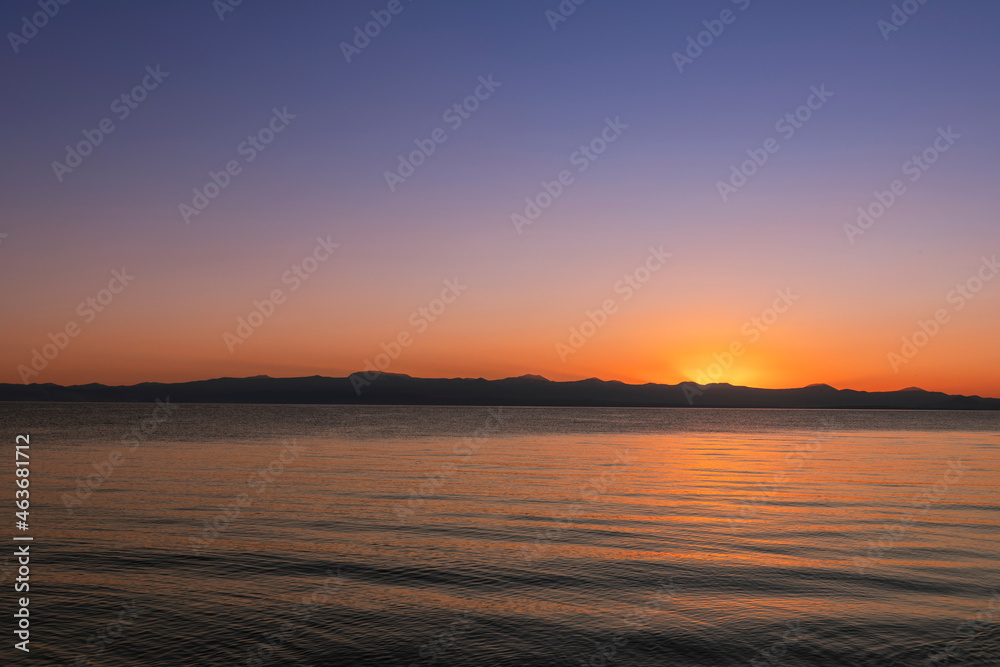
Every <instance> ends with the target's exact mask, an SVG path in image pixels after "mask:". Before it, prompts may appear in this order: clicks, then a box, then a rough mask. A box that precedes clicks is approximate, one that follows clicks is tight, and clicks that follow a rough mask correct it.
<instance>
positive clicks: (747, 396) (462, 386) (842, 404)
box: [0, 373, 1000, 410]
mask: <svg viewBox="0 0 1000 667" xmlns="http://www.w3.org/2000/svg"><path fill="white" fill-rule="evenodd" d="M168 396H169V397H170V401H171V402H172V403H302V404H331V403H332V404H369V405H373V404H383V405H537V406H540V405H552V406H606V407H691V406H693V407H702V408H712V407H715V408H722V407H726V408H888V409H912V410H1000V399H995V398H981V397H979V396H951V395H948V394H943V393H941V392H932V391H924V390H916V389H914V388H910V389H904V390H901V391H887V392H867V391H854V390H851V389H835V388H833V387H831V386H829V385H825V384H814V385H810V386H808V387H803V388H801V389H754V388H752V387H735V386H733V385H731V384H710V385H701V386H699V385H695V384H693V383H685V384H680V385H666V384H642V385H631V384H625V383H624V382H618V381H605V380H599V379H597V378H591V379H588V380H579V381H576V382H553V381H550V380H546V379H545V378H543V377H541V376H538V375H524V376H522V377H517V378H506V379H503V380H484V379H483V378H476V379H467V378H453V379H428V378H415V377H410V376H409V375H400V374H395V373H380V374H369V375H367V376H365V375H364V374H361V373H354V374H352V375H351V376H348V377H346V378H328V377H321V376H318V375H315V376H312V377H305V378H271V377H268V376H266V375H258V376H257V377H251V378H219V379H215V380H203V381H199V382H181V383H174V384H162V383H156V382H146V383H142V384H137V385H133V386H128V387H109V386H106V385H102V384H87V385H75V386H70V387H62V386H59V385H55V384H30V385H19V384H0V401H71V402H78V401H94V402H108V401H117V402H136V401H153V400H155V399H157V398H160V399H163V398H166V397H168Z"/></svg>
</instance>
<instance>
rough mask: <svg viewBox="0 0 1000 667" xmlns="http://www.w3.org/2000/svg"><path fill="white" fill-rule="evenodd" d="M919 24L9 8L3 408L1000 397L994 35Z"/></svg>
mask: <svg viewBox="0 0 1000 667" xmlns="http://www.w3.org/2000/svg"><path fill="white" fill-rule="evenodd" d="M45 5H46V3H45V1H44V0H43V2H42V7H44V6H45ZM903 5H904V6H902V7H900V6H899V5H897V7H899V9H898V11H897V12H896V13H895V16H894V7H893V4H892V3H888V2H869V1H864V2H862V1H860V0H858V1H851V0H848V1H839V2H832V1H830V2H808V3H806V2H801V1H800V0H799V1H793V0H777V1H774V2H768V3H765V2H760V1H759V0H738V1H736V2H733V1H731V0H717V1H713V2H697V3H694V2H664V3H649V2H640V1H638V0H622V1H618V2H614V3H612V2H608V1H602V0H587V1H586V2H583V3H582V4H580V5H576V4H574V3H573V2H571V1H567V2H563V3H562V4H560V3H559V2H558V1H556V0H549V1H531V2H529V1H526V0H525V1H521V0H511V1H508V2H503V3H499V2H498V3H473V2H432V1H430V0H416V1H412V0H400V2H398V3H397V2H389V1H388V0H385V1H383V0H377V1H364V2H362V1H355V0H342V1H338V2H336V3H333V2H328V3H323V2H315V1H312V2H310V1H301V2H294V1H293V2H284V3H276V2H265V1H264V0H244V1H243V2H242V3H240V4H238V5H236V6H232V5H231V4H229V0H219V1H218V2H214V3H213V2H212V1H211V0H198V1H187V0H185V1H180V2H172V3H134V2H124V1H115V0H111V1H107V2H101V3H84V2H68V3H67V4H65V5H58V7H57V8H56V10H53V9H52V8H51V7H50V10H49V11H50V12H53V11H54V12H55V13H54V15H53V16H51V17H49V16H43V15H38V12H42V11H43V9H42V8H40V5H39V4H38V2H37V0H35V1H33V2H29V1H27V0H13V1H11V2H7V3H4V5H3V7H2V9H0V28H2V30H3V31H4V33H5V42H6V44H4V45H3V46H2V47H0V48H2V49H5V52H4V53H3V54H2V55H0V85H2V86H3V90H4V91H5V94H4V95H3V96H0V117H2V118H3V120H4V122H3V124H2V126H0V138H2V150H3V153H2V155H3V157H2V159H0V183H2V186H0V192H2V197H0V202H2V209H0V210H2V218H0V280H2V284H3V286H4V289H3V290H2V291H0V310H2V312H3V313H4V317H3V331H2V334H0V340H2V346H0V381H2V382H29V383H30V382H54V383H59V384H83V383H89V382H101V383H105V384H132V383H137V382H144V381H162V382H174V381H186V380H197V379H207V378H211V377H220V376H229V377H242V376H253V375H260V374H267V375H271V376H275V377H296V376H309V375H327V376H343V375H347V374H349V373H351V372H355V371H360V370H364V369H366V368H368V369H370V368H379V369H381V370H386V371H388V372H396V373H407V374H411V375H417V376H425V377H486V378H501V377H508V376H516V375H522V374H528V373H531V374H539V375H543V376H545V377H548V378H550V379H553V380H574V379H583V378H588V377H600V378H602V379H607V380H622V381H625V382H635V383H641V382H663V383H677V382H683V381H695V382H701V383H705V382H709V381H718V382H731V383H734V384H745V385H751V386H759V387H795V386H804V385H807V384H812V383H827V384H831V385H833V386H836V387H838V388H854V389H862V390H869V391H881V390H892V389H900V388H904V387H910V386H919V387H922V388H925V389H929V390H939V391H947V392H950V393H964V394H978V395H983V396H1000V374H998V373H997V372H996V371H997V369H998V368H1000V347H998V346H997V345H996V339H997V333H996V332H997V331H998V329H1000V307H998V306H1000V280H998V279H995V278H996V275H997V273H998V272H1000V268H998V267H997V266H996V264H995V261H994V259H993V258H995V257H996V256H997V253H998V252H1000V235H998V231H997V229H998V228H997V214H998V208H1000V207H998V201H997V194H996V193H997V192H998V189H997V181H998V177H1000V161H998V160H997V157H998V155H1000V133H998V132H997V131H996V118H997V117H998V112H1000V94H998V93H1000V88H998V81H997V77H996V65H997V62H998V56H1000V43H998V42H997V40H996V39H995V36H996V34H997V30H998V27H1000V26H998V23H1000V7H998V6H997V4H996V3H995V2H987V1H985V0H984V1H970V2H951V3H948V2H943V1H940V0H938V1H935V0H928V1H927V2H925V3H924V4H919V3H918V2H916V1H915V0H913V1H911V2H907V3H903ZM560 8H561V9H560ZM906 9H908V10H910V11H911V12H912V13H911V14H907V13H906V12H905V11H904V10H906ZM373 12H374V14H373ZM394 12H395V13H394ZM904 19H905V21H904ZM894 20H895V22H893V21H894ZM373 21H375V22H376V23H372V22H373ZM378 21H381V23H382V24H384V25H381V24H379V23H377V22H378ZM32 22H34V24H33V23H32ZM366 28H367V30H368V33H369V35H365V30H366ZM370 35H374V36H370ZM699 42H700V43H699ZM123 96H125V97H123ZM456 105H458V107H457V108H456ZM789 114H791V116H789ZM796 114H797V115H796ZM415 151H416V152H415ZM755 160H756V161H755ZM227 169H228V171H227ZM213 179H214V180H213ZM209 195H210V196H209ZM859 208H861V209H862V210H863V211H868V213H869V215H870V217H862V218H861V219H860V222H859V215H860V214H859ZM275 297H276V298H275ZM88 300H90V301H88Z"/></svg>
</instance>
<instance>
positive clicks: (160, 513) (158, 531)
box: [0, 404, 1000, 667]
mask: <svg viewBox="0 0 1000 667" xmlns="http://www.w3.org/2000/svg"><path fill="white" fill-rule="evenodd" d="M0 414H2V417H3V419H2V423H3V425H4V437H5V438H6V442H8V443H9V447H8V448H7V450H5V451H8V452H11V451H12V450H13V443H14V436H15V435H17V434H18V433H29V434H30V435H31V445H32V446H31V454H32V459H31V481H32V487H31V488H32V494H33V495H32V503H33V504H32V508H31V511H32V513H31V526H32V527H31V531H30V534H31V535H33V536H34V538H35V539H34V542H33V543H32V553H33V558H32V583H31V613H32V620H33V625H32V641H31V653H30V657H29V656H25V655H24V654H21V653H20V652H15V651H13V650H12V648H11V645H12V644H13V642H14V641H15V640H14V639H13V635H12V634H11V632H12V630H13V624H12V622H10V621H8V622H7V624H8V627H5V628H3V634H4V636H5V637H7V638H8V639H7V641H6V642H5V643H4V646H3V647H2V648H0V656H2V660H0V662H2V663H3V664H12V663H13V662H14V660H15V659H16V660H17V662H18V664H41V665H71V664H80V665H84V664H93V665H261V664H268V665H403V666H404V667H406V666H410V665H596V666H599V665H657V666H661V665H677V666H682V667H695V666H699V667H700V666H708V667H725V666H728V665H775V664H779V665H790V666H791V665H824V666H825V665H830V666H835V667H842V666H850V665H880V666H881V665H885V666H892V665H900V666H919V665H955V666H958V665H977V666H978V665H1000V623H998V622H1000V436H998V433H1000V415H997V414H987V413H916V412H883V411H878V412H868V411H863V412H862V411H859V412H843V411H829V412H827V411H769V410H716V411H708V410H642V409H621V410H618V409H565V408H553V409H545V408H522V409H517V408H506V409H502V410H501V411H500V412H499V413H497V412H496V411H494V412H493V413H491V412H490V411H488V410H487V409H483V408H406V407H391V408H379V407H364V408H356V407H338V406H196V405H184V406H180V407H178V408H176V409H175V410H171V411H164V410H162V409H154V407H153V406H151V405H68V404H52V405H39V404H0ZM143 429H145V433H144V432H143ZM123 440H124V442H123ZM116 452H117V453H116ZM11 458H13V457H12V456H11ZM88 476H90V478H89V480H90V484H91V485H92V486H94V487H95V490H90V489H88V488H87V486H86V483H87V482H86V480H87V478H88ZM5 478H6V479H7V480H8V482H9V486H10V487H11V489H10V491H11V492H10V493H8V492H7V491H3V493H2V494H0V495H3V496H4V497H8V496H12V495H13V482H12V481H11V480H12V479H13V477H12V476H10V475H7V476H6V477H5ZM78 482H79V483H80V487H79V488H80V491H79V493H78V492H77V488H78ZM5 539H9V538H5ZM8 543H9V544H10V542H8ZM12 551H13V549H10V552H12ZM3 557H7V555H6V554H4V556H2V557H0V559H2V558H3ZM10 562H11V559H8V561H7V562H6V563H4V562H0V579H3V583H2V586H3V590H4V591H6V592H5V594H4V595H3V596H2V597H0V601H2V604H3V605H4V607H5V609H6V608H10V609H11V610H13V602H12V597H13V594H12V593H11V592H10V586H11V583H12V579H13V576H15V575H14V570H13V568H12V566H11V565H10ZM2 616H3V617H5V618H8V619H9V618H10V615H9V614H8V613H7V612H6V611H4V613H3V614H2Z"/></svg>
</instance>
